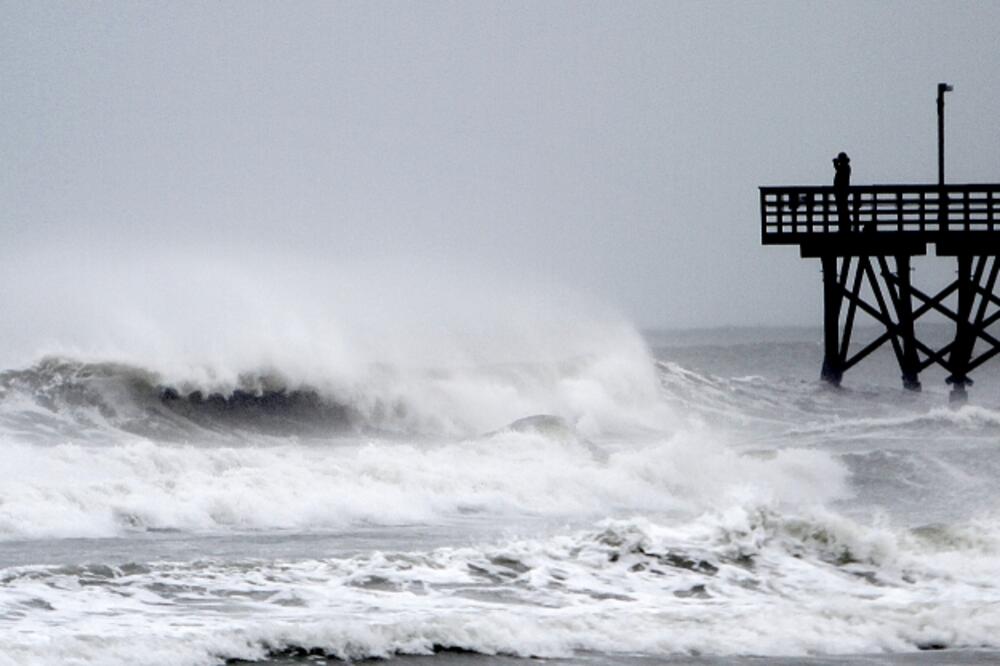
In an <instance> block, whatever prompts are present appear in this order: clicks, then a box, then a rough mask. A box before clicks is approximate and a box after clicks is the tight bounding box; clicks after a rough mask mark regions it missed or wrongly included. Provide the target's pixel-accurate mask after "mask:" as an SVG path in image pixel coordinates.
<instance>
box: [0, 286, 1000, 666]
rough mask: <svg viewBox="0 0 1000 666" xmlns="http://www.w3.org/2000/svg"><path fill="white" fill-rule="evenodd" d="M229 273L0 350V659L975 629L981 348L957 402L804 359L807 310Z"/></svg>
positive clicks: (971, 658)
mask: <svg viewBox="0 0 1000 666" xmlns="http://www.w3.org/2000/svg"><path fill="white" fill-rule="evenodd" d="M236 282H237V283H238V281H236ZM446 282H447V280H444V281H442V282H441V283H440V284H438V285H437V287H436V288H435V289H429V290H426V291H427V292H428V293H436V294H440V293H442V292H444V293H447V289H448V286H447V284H446ZM342 285H343V283H341V285H340V286H342ZM189 286H190V285H189ZM425 287H426V285H424V286H422V287H421V288H422V289H425ZM215 288H218V285H216V287H215ZM366 289H367V291H366V294H368V297H367V298H366V299H365V301H364V302H363V303H361V302H359V303H358V304H356V309H355V310H353V312H354V313H355V314H357V313H360V312H362V311H364V310H365V309H366V308H368V307H370V305H371V303H372V302H373V301H372V300H371V294H372V289H371V286H370V285H369V286H368V287H366ZM126 291H127V290H126ZM376 291H377V289H376ZM120 295H121V294H120ZM265 296H266V294H265ZM327 296H329V294H319V295H318V297H317V302H319V301H323V302H326V301H327V300H328V298H327ZM383 296H386V297H388V296H387V295H386V294H383ZM254 298H255V300H254V303H255V304H257V305H255V306H254V308H250V309H247V308H243V309H242V310H240V312H242V313H243V316H244V319H243V320H240V319H239V317H238V315H239V312H237V311H235V310H234V311H230V312H227V313H223V315H224V316H225V318H227V322H228V323H227V325H226V326H224V327H222V328H221V329H220V331H219V339H217V340H216V341H215V342H213V343H212V344H206V343H204V337H199V336H198V335H194V334H190V330H189V331H188V333H189V334H185V333H184V331H182V330H180V329H179V328H173V329H172V328H171V325H175V326H180V325H179V324H176V320H177V317H171V316H167V314H165V313H164V312H160V313H158V314H154V315H151V317H150V319H148V320H141V321H140V320H136V319H134V318H133V319H127V320H126V319H123V318H120V317H119V318H117V319H116V318H115V316H114V313H111V312H107V311H105V312H103V313H102V314H101V319H102V321H104V322H105V326H104V327H103V328H101V330H102V331H105V332H107V333H108V334H109V335H108V337H103V338H102V337H99V336H96V334H95V331H96V330H97V328H96V327H95V328H94V329H93V330H89V329H87V328H86V326H85V325H83V324H82V323H81V322H84V321H86V320H87V318H88V317H91V316H93V312H92V309H91V307H92V304H91V305H90V306H87V307H85V306H83V305H81V306H79V316H78V317H77V319H76V325H74V327H72V333H73V334H74V335H76V336H77V344H75V345H74V344H60V345H57V344H55V343H54V342H51V341H46V342H45V345H48V347H49V348H48V349H46V350H43V352H41V353H39V354H38V355H37V356H36V357H34V358H32V359H30V360H28V361H25V362H22V363H8V366H7V369H6V370H4V371H2V372H0V446H2V450H3V461H4V462H3V465H2V466H0V664H2V665H3V666H7V665H8V664H19V665H20V664H81V665H82V664H101V665H114V664H163V665H167V664H169V665H192V666H194V665H205V666H207V665H210V664H225V663H230V664H237V663H247V662H252V663H265V664H279V663H280V664H305V663H323V662H324V661H335V660H359V659H366V658H392V659H394V660H397V661H400V662H402V663H409V661H410V660H417V662H419V663H425V662H426V663H437V662H441V663H449V664H483V665H487V664H500V663H519V661H520V660H522V659H527V658H544V659H547V660H551V661H553V662H555V663H581V662H583V663H597V664H601V663H619V664H651V663H760V660H762V659H763V660H764V661H775V660H778V661H787V662H788V663H801V662H802V661H803V660H805V661H808V662H810V663H817V664H819V663H823V664H826V663H838V664H839V663H990V662H992V661H993V660H994V659H995V658H997V656H998V655H1000V518H998V508H1000V506H998V498H1000V494H998V492H997V490H996V483H995V479H996V478H997V476H998V473H1000V450H998V435H1000V410H997V409H995V404H996V395H997V393H996V391H997V389H998V388H1000V382H998V381H997V378H996V377H995V373H996V371H995V369H994V370H992V371H991V370H990V369H989V368H988V367H987V368H984V371H983V373H982V376H981V377H980V378H979V379H980V381H979V382H977V384H976V386H975V387H974V390H973V392H972V401H971V402H970V404H969V405H966V406H964V407H962V408H960V409H952V408H949V407H948V406H947V386H946V385H945V384H944V382H943V378H940V377H935V376H933V374H931V373H929V374H928V375H927V376H926V377H924V378H923V379H924V382H925V390H924V391H923V392H922V393H920V394H916V395H914V394H910V393H907V392H904V391H903V390H902V389H901V388H900V387H899V386H898V382H897V380H896V375H897V373H896V372H895V370H894V369H893V367H892V359H891V357H886V356H882V357H876V358H875V359H874V360H873V361H872V362H871V363H870V364H869V365H867V366H866V367H865V369H863V370H862V369H859V370H858V371H857V372H852V375H851V376H850V377H848V380H847V382H846V387H845V388H844V389H843V390H832V389H830V388H829V387H826V386H824V385H823V384H821V383H820V382H819V381H818V379H817V374H818V367H819V366H818V364H819V360H820V343H819V341H820V335H819V331H817V330H814V329H781V328H757V329H715V330H703V331H669V330H667V331H647V332H644V333H640V332H638V331H637V330H636V329H635V328H634V327H633V326H631V325H629V324H628V323H627V322H623V321H622V320H620V319H618V318H616V317H610V316H603V315H602V316H594V317H589V318H581V317H579V316H576V315H574V316H573V317H567V316H566V312H567V310H566V307H568V306H566V300H565V299H562V298H560V299H555V300H553V299H551V298H547V299H541V300H539V301H538V302H537V303H535V304H534V305H532V304H531V303H530V302H526V301H523V300H522V301H520V302H519V303H518V307H516V308H514V307H504V306H501V305H498V303H497V300H496V299H495V298H494V299H492V300H491V301H490V308H489V309H496V308H498V309H499V310H501V311H503V312H506V313H508V314H509V313H511V312H519V313H521V314H520V316H519V317H512V316H507V315H505V316H504V317H499V318H496V317H495V318H493V319H489V318H486V319H483V317H484V316H485V315H484V313H485V312H486V310H487V308H485V307H482V308H479V309H475V308H473V309H471V310H470V309H469V308H467V307H466V306H465V305H463V306H462V309H463V310H469V312H467V315H468V316H466V317H465V318H464V319H463V320H462V321H461V322H459V323H457V324H456V322H455V319H454V318H452V319H451V323H450V324H449V326H450V327H449V328H448V335H446V336H444V335H442V333H441V331H439V330H437V329H435V328H434V324H433V322H435V321H436V320H437V319H438V318H440V317H441V312H440V310H437V309H434V308H431V307H429V305H428V303H427V302H422V303H415V304H414V303H411V304H410V307H411V316H409V317H404V318H403V319H404V320H405V321H406V322H407V325H406V326H405V327H403V328H404V329H405V330H402V331H401V330H398V329H397V330H396V332H395V333H394V334H393V335H384V336H383V337H382V338H379V334H377V332H378V331H381V330H382V329H383V325H384V323H385V322H382V321H380V320H378V319H370V320H368V321H359V318H358V317H355V318H352V317H346V318H345V317H344V316H343V313H344V311H345V308H347V311H350V308H349V307H348V305H347V304H345V303H343V302H341V303H339V306H340V307H341V310H340V312H339V313H338V314H339V317H335V316H334V313H331V312H328V311H325V310H323V309H322V308H321V307H319V306H317V308H303V309H300V310H299V311H298V312H299V313H300V315H296V316H291V315H289V314H288V313H287V312H285V311H283V310H281V309H280V308H278V309H275V310H273V311H271V310H267V309H268V308H273V307H275V306H274V303H270V304H268V303H266V298H265V302H264V304H263V305H261V304H260V303H261V301H260V299H261V295H260V294H259V293H258V294H256V295H255V297H254ZM70 300H72V299H70ZM119 300H125V301H127V300H128V298H126V297H122V298H121V299H119ZM231 300H232V299H226V302H229V301H231ZM237 300H238V299H237ZM376 300H377V299H376ZM408 300H410V299H409V297H408V296H407V295H406V294H403V295H402V296H398V295H397V296H396V297H394V302H395V303H396V304H399V303H401V302H403V301H408ZM278 302H280V299H278V300H276V301H275V303H278ZM555 302H558V303H560V304H561V307H554V306H553V303H555ZM177 304H178V307H181V305H180V304H181V300H180V299H178V301H177ZM383 305H384V301H383ZM508 305H509V304H508ZM258 306H259V308H258ZM184 307H186V306H184ZM573 307H576V306H573ZM261 309H263V310H266V311H271V312H273V314H272V318H271V320H267V321H272V320H280V321H281V322H282V323H281V325H280V326H276V325H273V324H266V323H265V324H261V323H260V322H262V321H265V320H263V319H260V318H259V316H258V315H259V313H260V311H261ZM398 310H399V308H396V314H394V315H393V316H398ZM210 311H211V308H208V307H207V306H206V307H205V310H204V311H203V312H195V313H194V314H191V313H189V314H188V316H186V318H185V319H184V321H187V322H203V317H205V316H208V315H209V314H210ZM279 312H280V313H281V317H278V315H277V313H279ZM575 312H577V311H575ZM301 313H307V314H301ZM413 313H422V314H420V315H419V316H417V315H415V314H413ZM215 315H216V316H223V315H220V314H219V313H218V312H215ZM359 316H360V315H359ZM234 318H235V319H234ZM71 319H72V317H71ZM332 321H340V322H343V321H353V322H354V323H353V324H352V325H351V326H338V327H333V326H332V325H330V324H329V323H328V322H332ZM150 322H153V323H150ZM171 322H174V324H171ZM234 322H235V323H234ZM253 322H257V325H256V326H254V325H253ZM154 323H155V325H154ZM198 326H199V327H202V326H203V324H201V323H199V325H198ZM189 328H190V326H189ZM261 329H264V330H263V331H262V330H261ZM139 330H143V331H146V333H147V334H145V335H142V336H137V335H136V331H139ZM201 330H203V329H201ZM151 331H155V335H154V334H152V333H150V332H151ZM247 331H253V332H254V335H253V336H250V337H252V339H253V341H254V343H253V344H250V342H247V341H246V340H247V338H248V336H247ZM317 331H319V332H318V333H317ZM345 331H347V332H346V333H345ZM942 334H943V335H946V334H947V331H944V332H943V333H942ZM317 335H318V336H319V337H318V338H317V337H314V336H317ZM61 339H63V340H65V339H69V338H67V336H65V335H64V336H63V337H62V338H61ZM53 340H55V338H53ZM134 340H139V341H140V342H128V341H134ZM290 350H293V351H294V353H293V351H290ZM417 350H422V351H420V352H419V353H417ZM194 352H197V353H194ZM310 357H312V358H313V360H312V362H310V360H309V359H310ZM990 372H992V373H993V374H992V375H991V374H990Z"/></svg>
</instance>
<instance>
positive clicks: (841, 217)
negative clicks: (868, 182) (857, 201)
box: [833, 153, 851, 231]
mask: <svg viewBox="0 0 1000 666" xmlns="http://www.w3.org/2000/svg"><path fill="white" fill-rule="evenodd" d="M833 168H834V169H835V170H836V174H835V175H834V176H833V196H834V198H835V199H836V200H837V220H838V221H839V223H840V230H841V231H849V230H850V228H851V212H850V209H849V208H848V205H847V194H848V189H849V188H850V187H851V158H850V157H848V156H847V153H840V154H839V155H837V156H836V157H835V158H833Z"/></svg>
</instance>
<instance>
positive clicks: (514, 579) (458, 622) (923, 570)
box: [0, 505, 1000, 666]
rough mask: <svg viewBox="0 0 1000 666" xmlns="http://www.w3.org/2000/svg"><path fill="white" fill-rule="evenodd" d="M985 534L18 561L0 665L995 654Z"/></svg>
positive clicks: (635, 534) (998, 602) (834, 527)
mask: <svg viewBox="0 0 1000 666" xmlns="http://www.w3.org/2000/svg"><path fill="white" fill-rule="evenodd" d="M984 527H985V526H983V525H979V526H968V527H965V528H951V529H950V530H943V531H941V532H939V533H936V534H920V533H909V532H905V531H897V530H892V529H889V528H879V529H874V528H865V527H862V526H860V525H858V524H856V523H852V522H851V521H848V520H846V519H844V518H841V517H837V516H835V515H831V514H829V513H827V512H823V511H819V512H806V513H790V514H785V513H780V512H777V511H775V510H774V509H772V508H768V507H767V506H759V505H758V506H757V507H746V506H731V507H729V508H726V509H719V510H714V511H711V512H708V513H706V514H703V515H701V516H699V517H697V518H696V519H694V520H692V521H690V522H686V523H677V524H674V525H672V526H667V525H661V524H657V523H653V522H650V521H648V520H645V519H634V520H623V521H605V522H604V523H602V524H601V525H599V526H598V527H596V528H595V529H593V530H587V531H583V532H578V533H574V534H566V535H562V536H555V537H551V538H548V539H537V540H521V541H514V542H508V543H500V544H496V545H485V546H481V547H466V548H442V549H438V550H435V551H430V552H423V553H421V552H416V553H397V554H392V553H385V554H383V553H373V554H367V555H359V556H355V557H350V558H345V559H329V560H308V561H299V562H251V561H248V562H235V563H222V562H212V561H202V562H195V563H190V564H180V563H176V564H171V563H158V564H151V565H147V566H142V567H138V566H126V567H118V568H115V567H99V566H90V567H62V568H44V567H22V568H18V569H8V570H6V571H5V572H4V574H3V579H2V582H3V585H2V587H0V618H4V619H3V620H0V621H3V622H11V621H13V622H17V623H18V626H19V627H20V628H21V631H18V632H3V633H0V648H2V649H0V655H3V656H2V657H0V663H3V664H5V665H6V664H35V663H79V664H106V665H109V666H111V665H113V664H119V663H122V664H124V663H136V662H141V663H144V664H176V665H184V664H214V663H218V662H219V661H221V660H222V659H223V658H235V657H239V658H244V659H259V658H262V657H264V656H266V655H267V654H268V653H272V652H278V651H281V650H283V649H287V648H303V649H318V650H320V651H322V652H323V653H326V654H330V655H334V656H337V657H340V658H361V657H372V656H376V657H384V656H390V655H392V654H399V653H405V654H427V653H430V652H431V651H433V650H434V649H435V648H438V647H451V648H460V649H465V650H473V651H476V652H481V653H486V654H496V653H503V654H512V655H519V656H543V657H544V656H570V655H572V654H573V653H575V652H577V651H584V650H586V651H599V652H605V653H643V654H651V655H669V654H684V653H700V654H715V655H727V654H757V655H806V654H844V653H858V652H878V651H886V650H889V651H901V650H912V649H916V648H918V647H921V646H926V645H948V646H952V647H991V648H997V647H1000V641H998V636H1000V632H998V629H1000V586H998V585H997V574H998V565H997V558H996V553H997V552H998V548H1000V530H998V529H997V526H996V525H995V524H994V525H992V526H991V527H989V529H987V530H985V531H984ZM963 531H969V532H971V533H974V534H976V538H973V539H969V537H968V536H967V535H965V534H963ZM93 608H100V609H101V611H102V612H101V614H100V615H95V614H92V613H91V612H90V611H91V610H92V609H93ZM179 616H182V617H183V618H184V621H183V623H179V624H178V623H174V622H167V621H164V620H165V619H167V618H170V617H175V618H176V617H179ZM42 635H44V636H45V639H44V640H42V639H41V638H40V637H41V636H42ZM98 637H99V638H98Z"/></svg>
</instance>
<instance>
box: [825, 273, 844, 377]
mask: <svg viewBox="0 0 1000 666" xmlns="http://www.w3.org/2000/svg"><path fill="white" fill-rule="evenodd" d="M820 261H821V262H822V265H823V368H822V370H821V371H820V378H821V379H822V380H823V381H825V382H829V383H830V384H833V385H834V386H840V380H841V379H842V378H843V376H844V371H843V368H842V367H841V366H842V364H841V358H840V343H839V337H840V305H841V303H842V302H843V298H842V296H841V294H842V293H843V289H842V287H841V285H840V280H839V279H838V276H837V257H836V256H834V255H825V256H823V257H822V258H821V259H820ZM845 261H846V260H845Z"/></svg>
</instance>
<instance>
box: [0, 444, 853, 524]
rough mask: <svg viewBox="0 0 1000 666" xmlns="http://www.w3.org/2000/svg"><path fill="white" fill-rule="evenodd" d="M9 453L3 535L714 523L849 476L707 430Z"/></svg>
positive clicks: (838, 484) (828, 494)
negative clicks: (667, 515) (755, 450)
mask: <svg viewBox="0 0 1000 666" xmlns="http://www.w3.org/2000/svg"><path fill="white" fill-rule="evenodd" d="M4 457H5V464H4V467H3V470H2V471H0V537H2V538H25V537H29V538H38V537H73V536H95V537H100V536H113V535H118V534H122V533H126V532H128V531H129V530H135V529H166V528H171V529H182V530H196V531H198V530H209V531H213V530H229V529H244V528H287V529H306V530H308V529H326V528H336V527H343V526H345V525H351V524H359V523H373V524H399V523H413V522H425V521H436V520H440V519H445V518H448V517H450V516H456V515H461V514H468V513H470V512H474V513H484V514H492V515H543V516H593V515H608V512H611V513H612V514H613V513H615V512H625V511H631V510H640V511H651V512H668V511H698V510H701V509H703V508H704V507H706V506H715V505H718V504H719V503H726V502H730V501H733V500H734V499H748V500H760V499H767V500H774V501H779V502H795V503H801V502H805V503H820V502H824V501H829V500H831V499H833V498H837V497H843V496H844V495H845V494H846V492H847V491H846V471H845V468H844V467H843V466H842V465H840V464H839V463H838V462H836V461H835V460H834V459H833V458H831V457H830V456H828V455H826V454H824V453H821V452H814V451H797V450H784V451H779V452H775V453H773V454H772V455H769V456H763V457H762V456H759V455H751V456H747V455H741V454H740V453H739V452H737V451H736V450H734V449H732V448H731V447H729V446H727V443H726V442H724V441H722V440H720V439H719V438H718V437H717V436H716V435H714V434H713V433H711V432H708V431H697V430H690V431H684V432H681V433H678V434H676V435H675V436H673V437H670V438H667V439H657V440H653V441H651V442H649V443H646V444H630V445H628V446H625V445H618V446H601V445H595V444H591V443H588V442H586V441H584V440H581V439H580V438H579V437H578V436H577V435H576V434H574V433H573V432H572V431H571V430H563V431H560V432H557V433H551V432H539V431H538V430H537V429H532V428H518V429H507V430H502V431H500V432H497V433H495V434H493V435H490V436H488V437H484V438H479V439H472V440H462V441H456V442H451V443H438V444H431V443H421V444H418V443H405V442H390V441H384V440H383V441H378V440H372V441H369V442H364V443H357V442H356V441H354V442H352V441H349V440H328V441H326V442H324V443H322V444H316V445H304V444H293V443H291V442H284V443H282V444H280V445H277V446H273V445H272V446H263V445H257V446H241V447H209V446H190V445H188V446H172V445H163V444H154V443H152V442H149V441H142V440H137V441H134V442H132V443H128V444H119V445H113V446H102V445H77V444H64V445H57V446H43V445H25V444H7V445H5V446H4Z"/></svg>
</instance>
